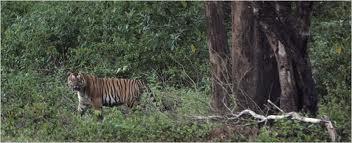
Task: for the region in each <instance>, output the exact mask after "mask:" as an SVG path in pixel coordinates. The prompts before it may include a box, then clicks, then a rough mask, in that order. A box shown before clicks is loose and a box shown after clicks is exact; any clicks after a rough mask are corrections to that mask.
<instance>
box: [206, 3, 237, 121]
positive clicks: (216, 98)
mask: <svg viewBox="0 0 352 143" xmlns="http://www.w3.org/2000/svg"><path fill="white" fill-rule="evenodd" d="M223 4H224V2H216V1H211V2H205V10H206V17H207V26H208V47H209V57H210V64H211V79H212V86H211V87H212V88H211V90H212V103H211V104H212V107H213V109H214V111H216V112H217V113H220V114H223V113H226V111H227V108H226V106H225V105H228V96H229V95H230V94H231V91H230V88H229V83H230V74H229V73H231V72H229V67H230V64H229V62H228V60H229V57H230V56H229V50H228V47H227V36H226V30H225V23H224V20H225V18H224V12H223Z"/></svg>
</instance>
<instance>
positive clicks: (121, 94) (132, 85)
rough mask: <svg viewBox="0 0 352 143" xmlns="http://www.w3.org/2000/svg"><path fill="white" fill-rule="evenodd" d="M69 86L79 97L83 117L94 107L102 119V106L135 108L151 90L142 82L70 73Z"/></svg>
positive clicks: (79, 110) (79, 107) (78, 108)
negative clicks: (89, 108)
mask: <svg viewBox="0 0 352 143" xmlns="http://www.w3.org/2000/svg"><path fill="white" fill-rule="evenodd" d="M67 82H68V86H69V87H70V88H71V89H72V90H73V91H75V92H77V95H78V107H77V110H78V112H79V113H80V114H81V115H83V114H84V112H85V111H86V110H87V108H88V107H93V109H94V110H95V111H97V112H98V114H99V118H100V119H102V118H103V117H102V106H119V105H126V106H128V107H130V108H131V107H133V105H135V104H137V102H139V99H140V97H141V95H142V94H143V92H145V91H148V92H150V89H149V88H148V86H147V85H146V84H145V83H144V82H143V81H141V80H134V79H117V78H98V77H95V76H92V75H86V74H82V73H70V75H69V76H68V78H67Z"/></svg>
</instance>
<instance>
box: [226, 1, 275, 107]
mask: <svg viewBox="0 0 352 143" xmlns="http://www.w3.org/2000/svg"><path fill="white" fill-rule="evenodd" d="M264 36H265V35H264V34H263V33H262V31H260V29H259V26H258V21H257V20H256V19H255V17H254V14H253V9H252V4H251V2H238V1H236V2H232V72H233V79H234V87H233V91H234V94H235V97H236V99H237V102H236V103H237V110H243V109H247V108H250V109H252V110H256V111H258V112H260V111H262V108H263V105H264V103H266V100H267V99H271V100H273V101H275V100H276V97H277V95H278V94H279V93H280V92H278V89H280V88H279V84H278V78H277V77H278V73H277V70H276V68H274V67H276V63H275V61H274V58H273V57H272V56H270V53H273V52H272V50H271V49H269V47H270V46H269V45H268V42H266V41H264V40H265V39H264V38H263V37H264Z"/></svg>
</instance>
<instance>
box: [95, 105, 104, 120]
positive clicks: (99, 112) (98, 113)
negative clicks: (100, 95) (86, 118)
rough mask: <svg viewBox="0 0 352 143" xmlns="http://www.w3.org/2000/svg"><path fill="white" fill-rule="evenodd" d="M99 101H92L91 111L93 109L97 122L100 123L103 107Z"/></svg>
mask: <svg viewBox="0 0 352 143" xmlns="http://www.w3.org/2000/svg"><path fill="white" fill-rule="evenodd" d="M100 101H101V100H95V101H93V109H94V114H95V116H96V117H97V119H98V121H99V122H102V121H103V119H104V117H103V106H102V103H101V102H100Z"/></svg>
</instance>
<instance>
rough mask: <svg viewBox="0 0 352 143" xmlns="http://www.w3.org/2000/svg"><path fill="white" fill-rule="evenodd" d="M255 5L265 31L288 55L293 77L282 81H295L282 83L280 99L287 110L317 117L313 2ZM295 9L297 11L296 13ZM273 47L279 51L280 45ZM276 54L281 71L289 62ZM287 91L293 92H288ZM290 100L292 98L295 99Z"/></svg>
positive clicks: (257, 3)
mask: <svg viewBox="0 0 352 143" xmlns="http://www.w3.org/2000/svg"><path fill="white" fill-rule="evenodd" d="M253 3H254V5H255V8H256V9H258V11H259V12H258V15H256V17H257V19H258V20H259V21H260V25H261V27H262V29H263V31H265V34H266V35H267V38H268V40H269V41H274V43H275V42H276V43H281V44H282V46H283V50H284V51H285V52H286V55H287V61H288V63H289V64H288V65H287V68H288V69H289V70H288V71H290V75H289V77H287V76H288V74H286V75H284V74H280V79H284V78H288V79H291V80H292V82H293V84H292V83H289V82H282V81H280V86H281V97H280V98H283V99H281V101H282V102H280V106H281V107H282V108H283V109H285V110H286V111H299V110H303V111H310V112H311V113H313V114H314V113H315V112H316V111H317V101H318V98H317V93H316V89H315V83H314V80H313V77H312V70H311V65H310V61H309V56H308V52H307V49H308V39H309V36H310V34H309V29H310V28H309V26H310V17H311V12H312V2H297V3H289V4H287V3H283V2H253ZM292 4H296V5H295V7H296V9H292V7H291V5H292ZM292 10H294V11H293V12H292ZM271 45H272V48H273V49H278V45H277V44H271ZM283 50H281V51H283ZM279 51H280V49H279ZM278 53H280V52H278ZM275 55H276V56H277V57H276V59H277V63H279V64H278V69H279V70H280V63H285V60H284V59H285V58H284V59H282V58H280V54H275ZM280 72H281V71H280ZM282 72H283V71H282ZM292 73H293V75H292ZM281 76H282V77H281ZM284 88H287V89H284ZM287 90H289V91H293V92H285V91H287ZM290 93H293V95H290ZM286 98H291V100H288V99H286ZM287 101H289V102H287ZM293 102H296V103H293Z"/></svg>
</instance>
